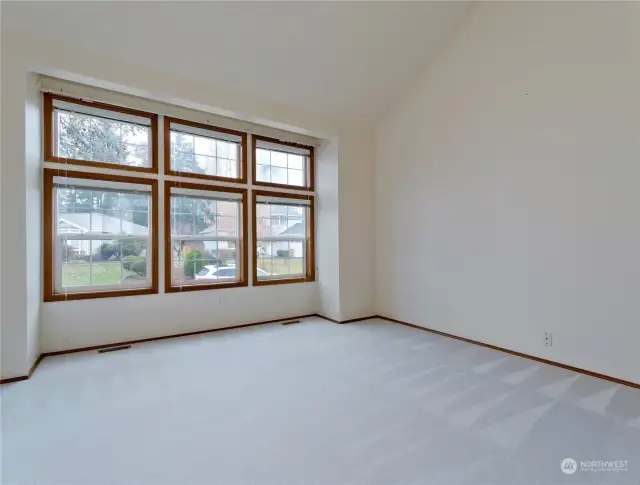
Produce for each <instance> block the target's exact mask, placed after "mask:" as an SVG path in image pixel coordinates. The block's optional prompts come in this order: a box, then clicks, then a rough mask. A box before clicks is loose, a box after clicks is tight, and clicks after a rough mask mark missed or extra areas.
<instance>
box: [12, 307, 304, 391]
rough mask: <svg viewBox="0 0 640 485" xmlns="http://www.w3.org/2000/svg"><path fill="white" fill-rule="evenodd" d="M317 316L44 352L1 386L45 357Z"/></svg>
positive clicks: (25, 378) (23, 377)
mask: <svg viewBox="0 0 640 485" xmlns="http://www.w3.org/2000/svg"><path fill="white" fill-rule="evenodd" d="M315 316H317V315H316V314H314V313H312V314H310V315H301V316H299V317H291V318H278V319H276V320H265V321H263V322H254V323H246V324H244V325H236V326H234V327H223V328H212V329H208V330H198V331H195V332H186V333H178V334H173V335H164V336H162V337H151V338H145V339H138V340H129V341H127V342H116V343H112V344H104V345H93V346H91V347H82V348H77V349H68V350H58V351H56V352H44V353H42V354H40V355H39V356H38V358H37V359H36V361H35V362H34V363H33V365H32V366H31V369H30V370H29V375H26V376H19V377H10V378H8V379H2V380H0V384H9V383H11V382H19V381H26V380H27V379H29V378H30V377H31V376H32V375H33V373H34V372H35V370H36V368H37V367H38V365H39V364H40V362H42V359H44V358H45V357H52V356H54V355H63V354H73V353H76V352H86V351H88V350H100V349H106V348H109V347H117V346H120V345H131V344H139V343H143V342H152V341H154V340H165V339H169V338H179V337H189V336H191V335H200V334H203V333H211V332H220V331H222V330H234V329H237V328H245V327H254V326H256V325H266V324H268V323H278V322H290V321H292V320H297V319H301V318H310V317H315Z"/></svg>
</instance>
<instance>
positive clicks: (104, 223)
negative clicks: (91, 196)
mask: <svg viewBox="0 0 640 485" xmlns="http://www.w3.org/2000/svg"><path fill="white" fill-rule="evenodd" d="M60 222H66V223H67V224H70V225H72V226H75V227H77V228H78V229H79V230H80V232H89V230H91V231H93V232H107V233H116V234H119V233H121V232H124V233H129V234H140V233H147V232H148V231H149V228H148V227H146V226H142V225H140V224H136V223H134V222H129V221H125V220H122V228H120V219H118V218H116V217H111V216H108V215H106V214H101V213H99V212H91V213H89V212H69V213H65V214H61V215H60Z"/></svg>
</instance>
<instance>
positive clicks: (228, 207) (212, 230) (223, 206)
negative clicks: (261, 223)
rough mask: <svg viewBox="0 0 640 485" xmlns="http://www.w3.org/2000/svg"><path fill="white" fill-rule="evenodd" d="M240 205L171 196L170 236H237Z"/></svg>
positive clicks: (231, 202)
mask: <svg viewBox="0 0 640 485" xmlns="http://www.w3.org/2000/svg"><path fill="white" fill-rule="evenodd" d="M239 211H240V203H239V202H235V201H227V200H219V201H216V200H211V199H203V198H197V197H187V196H175V195H173V196H171V234H172V235H174V236H203V237H209V236H228V237H236V236H237V234H238V214H239Z"/></svg>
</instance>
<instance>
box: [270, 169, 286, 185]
mask: <svg viewBox="0 0 640 485" xmlns="http://www.w3.org/2000/svg"><path fill="white" fill-rule="evenodd" d="M271 182H273V183H274V184H286V183H287V169H286V168H280V167H271Z"/></svg>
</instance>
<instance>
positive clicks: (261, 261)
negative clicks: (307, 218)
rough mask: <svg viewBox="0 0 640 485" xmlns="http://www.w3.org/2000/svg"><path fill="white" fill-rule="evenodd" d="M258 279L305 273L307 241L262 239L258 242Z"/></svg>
mask: <svg viewBox="0 0 640 485" xmlns="http://www.w3.org/2000/svg"><path fill="white" fill-rule="evenodd" d="M257 251H258V254H257V265H258V268H259V269H261V270H263V271H265V272H267V273H268V275H264V274H261V273H260V272H258V279H263V278H269V277H274V276H275V277H277V276H303V275H304V274H305V264H304V258H305V254H304V253H305V243H304V242H303V241H275V242H270V241H261V240H260V239H258V244H257Z"/></svg>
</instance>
